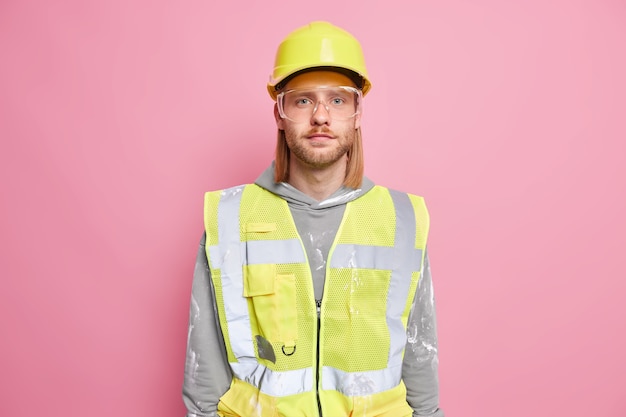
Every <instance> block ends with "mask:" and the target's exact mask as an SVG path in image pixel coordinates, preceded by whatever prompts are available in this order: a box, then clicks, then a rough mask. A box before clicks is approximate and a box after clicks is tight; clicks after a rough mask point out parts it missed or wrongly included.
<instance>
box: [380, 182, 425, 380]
mask: <svg viewBox="0 0 626 417" xmlns="http://www.w3.org/2000/svg"><path fill="white" fill-rule="evenodd" d="M389 194H390V195H391V199H392V200H393V205H394V207H395V210H396V240H395V243H394V246H395V248H396V250H397V251H398V252H397V253H396V254H395V256H394V257H393V259H394V261H395V262H394V263H395V265H394V267H393V269H392V271H391V282H390V283H389V292H388V293H387V325H388V326H389V336H390V339H391V340H390V342H391V343H390V345H389V363H388V364H387V367H388V368H391V369H393V368H396V367H399V366H402V352H403V350H404V347H405V346H406V328H405V327H404V324H403V323H402V320H401V317H402V314H403V312H404V308H405V306H406V301H407V296H408V293H409V288H411V275H412V273H413V272H414V271H420V270H421V267H422V251H421V250H419V249H415V233H416V223H415V222H416V220H415V210H414V209H413V205H412V204H411V200H409V196H408V195H407V194H405V193H400V192H397V191H393V190H389ZM409 260H411V261H410V262H409Z"/></svg>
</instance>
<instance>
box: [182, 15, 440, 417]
mask: <svg viewBox="0 0 626 417" xmlns="http://www.w3.org/2000/svg"><path fill="white" fill-rule="evenodd" d="M370 88H371V84H370V81H369V78H368V75H367V71H366V69H365V63H364V59H363V54H362V51H361V47H360V45H359V43H358V41H357V40H356V39H355V38H354V37H352V35H350V34H349V33H347V32H345V31H344V30H342V29H340V28H338V27H336V26H333V25H331V24H329V23H326V22H313V23H311V24H309V25H307V26H305V27H303V28H300V29H298V30H296V31H294V32H292V33H291V34H290V35H289V36H287V38H286V39H285V40H284V41H283V42H282V43H281V45H280V47H279V48H278V52H277V56H276V64H275V68H274V72H273V74H272V77H271V79H270V82H269V84H268V91H269V94H270V96H271V97H272V99H274V100H276V104H275V106H274V116H275V119H276V125H277V127H278V139H277V146H276V158H275V161H274V163H273V164H272V165H271V166H270V167H269V168H268V169H267V170H266V171H265V172H264V173H263V174H262V175H261V176H260V177H259V178H258V179H257V181H256V182H255V184H252V185H245V186H239V187H233V188H230V189H227V190H223V191H218V192H209V193H207V194H206V196H205V210H204V214H205V235H204V236H203V239H202V242H201V244H200V249H199V251H198V260H197V263H196V269H195V273H194V281H193V290H192V298H191V312H190V324H189V337H188V349H187V361H186V369H185V381H184V387H183V398H184V401H185V404H186V406H187V409H188V414H187V416H188V417H196V416H203V417H206V416H238V417H253V416H260V417H265V416H285V417H305V416H307V417H308V416H323V417H342V416H353V417H356V416H358V417H410V416H431V417H441V416H443V412H442V411H441V410H440V409H439V404H438V377H437V365H438V359H437V338H436V331H435V308H434V299H433V292H432V282H431V276H430V268H429V265H428V257H427V256H426V237H427V233H428V214H427V211H426V207H425V205H424V202H423V199H422V198H421V197H417V196H413V195H408V194H404V193H400V192H397V191H392V190H388V189H386V188H384V187H380V186H376V185H374V184H373V183H372V182H371V181H370V180H369V179H367V178H365V177H364V176H363V153H362V142H361V105H362V98H363V96H364V95H365V94H367V92H368V91H369V89H370Z"/></svg>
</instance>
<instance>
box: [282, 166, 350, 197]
mask: <svg viewBox="0 0 626 417" xmlns="http://www.w3.org/2000/svg"><path fill="white" fill-rule="evenodd" d="M294 159H295V158H292V159H291V161H290V164H289V165H290V166H289V181H288V182H289V184H291V185H292V186H293V187H295V188H296V189H298V190H300V191H302V192H303V193H304V194H306V195H308V196H309V197H311V198H314V199H315V200H317V201H323V200H325V199H327V198H328V197H330V196H331V195H332V194H333V193H334V192H335V191H337V190H338V189H339V188H340V187H341V186H342V184H343V182H344V180H345V178H346V162H347V161H346V159H345V158H342V159H341V160H339V161H337V162H336V163H334V164H332V165H330V166H327V167H323V168H318V167H311V166H305V165H302V163H299V161H294Z"/></svg>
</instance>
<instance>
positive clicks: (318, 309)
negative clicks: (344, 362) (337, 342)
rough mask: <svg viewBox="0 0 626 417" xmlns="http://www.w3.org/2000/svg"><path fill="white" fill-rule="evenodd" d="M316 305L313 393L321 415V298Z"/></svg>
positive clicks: (320, 416) (316, 301)
mask: <svg viewBox="0 0 626 417" xmlns="http://www.w3.org/2000/svg"><path fill="white" fill-rule="evenodd" d="M315 305H316V306H317V355H316V358H317V370H316V371H317V377H316V378H315V395H316V396H317V409H318V411H319V417H322V402H321V401H320V390H319V383H320V327H321V321H322V320H321V315H322V300H315Z"/></svg>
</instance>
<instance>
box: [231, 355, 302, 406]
mask: <svg viewBox="0 0 626 417" xmlns="http://www.w3.org/2000/svg"><path fill="white" fill-rule="evenodd" d="M230 366H231V367H232V369H233V373H234V374H235V376H236V377H237V378H239V379H241V380H242V381H245V382H247V383H249V384H251V385H253V386H255V387H257V388H258V389H259V391H261V392H262V393H264V394H267V395H271V396H273V397H286V396H288V395H294V394H300V393H302V392H308V391H311V390H312V389H313V380H314V378H313V369H312V368H304V369H296V370H293V371H280V372H279V371H272V370H271V369H268V368H266V367H265V366H263V365H261V364H260V363H258V362H257V361H256V358H254V357H253V358H249V359H246V360H245V361H240V362H238V363H231V364H230Z"/></svg>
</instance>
